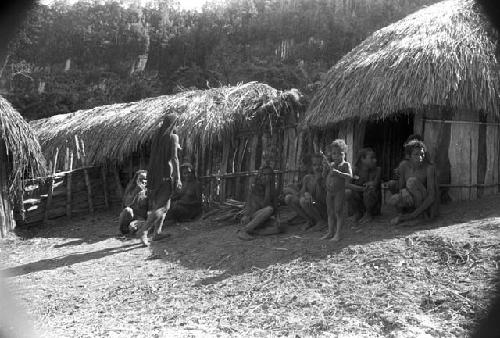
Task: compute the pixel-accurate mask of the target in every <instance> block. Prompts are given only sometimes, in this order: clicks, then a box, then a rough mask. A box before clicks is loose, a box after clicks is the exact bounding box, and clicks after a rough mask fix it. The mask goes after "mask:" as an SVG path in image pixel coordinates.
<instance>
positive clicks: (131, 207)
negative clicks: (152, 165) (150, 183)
mask: <svg viewBox="0 0 500 338" xmlns="http://www.w3.org/2000/svg"><path fill="white" fill-rule="evenodd" d="M146 183H147V171H146V170H138V171H137V172H136V173H135V174H134V177H133V178H132V179H131V180H130V182H129V183H128V185H127V188H126V189H125V193H124V195H123V205H124V207H125V208H124V209H123V210H122V212H121V213H120V221H119V223H120V231H121V233H122V234H124V235H125V234H129V233H135V232H136V231H137V227H136V226H135V223H136V222H133V221H137V220H143V221H144V220H146V218H147V215H148V199H147V197H146Z"/></svg>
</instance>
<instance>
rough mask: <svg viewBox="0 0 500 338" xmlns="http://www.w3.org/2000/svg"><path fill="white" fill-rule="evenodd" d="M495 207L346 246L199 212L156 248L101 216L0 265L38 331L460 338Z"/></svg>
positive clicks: (492, 255)
mask: <svg viewBox="0 0 500 338" xmlns="http://www.w3.org/2000/svg"><path fill="white" fill-rule="evenodd" d="M499 206H500V196H496V197H490V198H485V199H483V200H480V201H475V202H469V203H458V204H451V205H448V206H445V207H443V210H442V216H441V217H440V219H438V220H436V221H434V222H433V223H431V224H420V225H415V226H413V227H405V226H397V227H393V226H390V225H389V224H388V223H389V222H388V219H389V218H388V216H386V217H382V218H381V219H378V220H377V221H376V222H373V223H372V224H370V225H367V226H364V227H362V228H361V229H352V228H350V226H349V227H348V228H347V229H346V230H345V232H344V239H343V241H341V242H340V243H333V242H330V241H322V240H320V237H321V235H322V234H323V233H321V232H309V233H302V232H301V231H300V230H299V227H298V226H290V227H289V228H288V230H287V232H286V233H284V234H281V235H279V236H269V237H262V238H257V239H256V240H254V241H250V242H242V241H240V240H238V239H237V237H236V230H237V229H238V226H237V225H236V224H231V223H224V224H215V223H214V222H213V221H210V220H199V221H197V222H191V223H182V224H180V225H177V226H175V227H171V228H169V229H168V232H170V233H171V234H172V236H171V237H170V238H168V239H166V240H164V241H161V242H155V243H154V244H153V246H152V247H151V248H143V247H141V246H140V244H139V242H138V240H136V239H133V240H126V239H125V238H122V237H120V236H118V235H117V233H118V223H117V212H114V213H111V212H109V213H105V214H99V215H96V216H95V217H91V216H86V217H81V218H75V219H72V220H71V221H69V220H67V219H60V220H58V221H56V222H53V223H52V224H50V225H48V226H45V227H43V228H38V229H31V230H30V231H26V232H25V233H24V238H12V239H8V240H4V241H3V242H2V243H1V246H0V248H1V251H0V262H2V263H3V267H2V269H3V270H2V273H4V274H5V275H7V276H8V277H7V283H8V285H9V288H10V290H11V291H12V292H13V293H14V294H15V296H16V297H17V298H18V299H19V301H20V302H21V304H22V305H23V306H24V308H25V310H26V312H27V313H28V314H29V315H30V316H31V318H33V322H34V325H35V328H36V329H37V330H38V331H39V332H40V336H44V337H191V336H195V337H198V336H203V337H206V336H247V337H248V336H252V337H264V336H266V337H267V336H289V337H309V336H334V337H337V336H340V337H415V336H419V337H426V336H428V337H450V336H467V335H468V334H469V333H470V331H471V329H472V328H473V327H474V325H475V323H476V322H477V320H478V318H480V317H481V316H482V315H483V314H484V312H485V309H486V308H487V306H488V302H489V298H490V297H491V295H492V292H493V285H494V280H495V273H496V271H497V270H498V264H499V260H500V207H499ZM289 216H290V214H289V212H288V211H286V210H284V211H282V219H283V218H287V217H289ZM348 225H350V223H349V222H348Z"/></svg>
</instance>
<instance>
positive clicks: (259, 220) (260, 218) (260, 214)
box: [244, 206, 274, 234]
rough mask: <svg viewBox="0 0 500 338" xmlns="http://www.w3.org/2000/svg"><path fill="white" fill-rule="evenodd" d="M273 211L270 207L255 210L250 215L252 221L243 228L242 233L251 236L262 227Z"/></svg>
mask: <svg viewBox="0 0 500 338" xmlns="http://www.w3.org/2000/svg"><path fill="white" fill-rule="evenodd" d="M273 212H274V209H273V207H271V206H268V207H265V208H262V209H259V210H257V211H256V212H255V213H254V214H253V215H252V220H251V221H250V222H248V224H247V225H246V226H245V229H244V231H245V232H246V233H248V234H251V233H252V232H253V231H254V230H255V229H257V228H258V227H260V226H261V225H263V224H264V223H265V222H266V221H267V220H268V219H269V218H270V217H271V216H272V214H273Z"/></svg>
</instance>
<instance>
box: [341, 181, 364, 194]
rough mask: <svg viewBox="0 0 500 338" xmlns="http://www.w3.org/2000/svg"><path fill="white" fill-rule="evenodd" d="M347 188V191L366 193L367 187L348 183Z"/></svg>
mask: <svg viewBox="0 0 500 338" xmlns="http://www.w3.org/2000/svg"><path fill="white" fill-rule="evenodd" d="M345 187H346V189H351V190H353V191H359V192H363V191H365V187H362V186H360V185H357V184H354V183H351V182H346V184H345Z"/></svg>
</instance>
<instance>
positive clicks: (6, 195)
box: [0, 96, 45, 237]
mask: <svg viewBox="0 0 500 338" xmlns="http://www.w3.org/2000/svg"><path fill="white" fill-rule="evenodd" d="M44 166H45V163H44V158H43V155H42V152H41V150H40V145H39V144H38V141H37V139H36V137H35V134H34V133H33V131H32V129H31V128H30V126H29V125H28V123H27V122H26V121H25V120H24V119H23V118H22V117H21V115H20V114H19V113H18V112H17V111H16V110H15V109H14V108H13V107H12V106H11V104H10V103H9V102H8V101H7V100H5V99H4V98H3V97H1V96H0V237H3V236H5V235H6V233H7V232H8V231H10V230H12V229H13V228H14V227H15V222H14V217H13V212H12V205H11V203H12V199H13V197H14V196H15V195H17V194H18V193H20V191H21V188H22V186H23V178H24V177H25V176H26V175H28V176H31V177H33V176H37V175H42V174H44V172H45V171H44Z"/></svg>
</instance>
